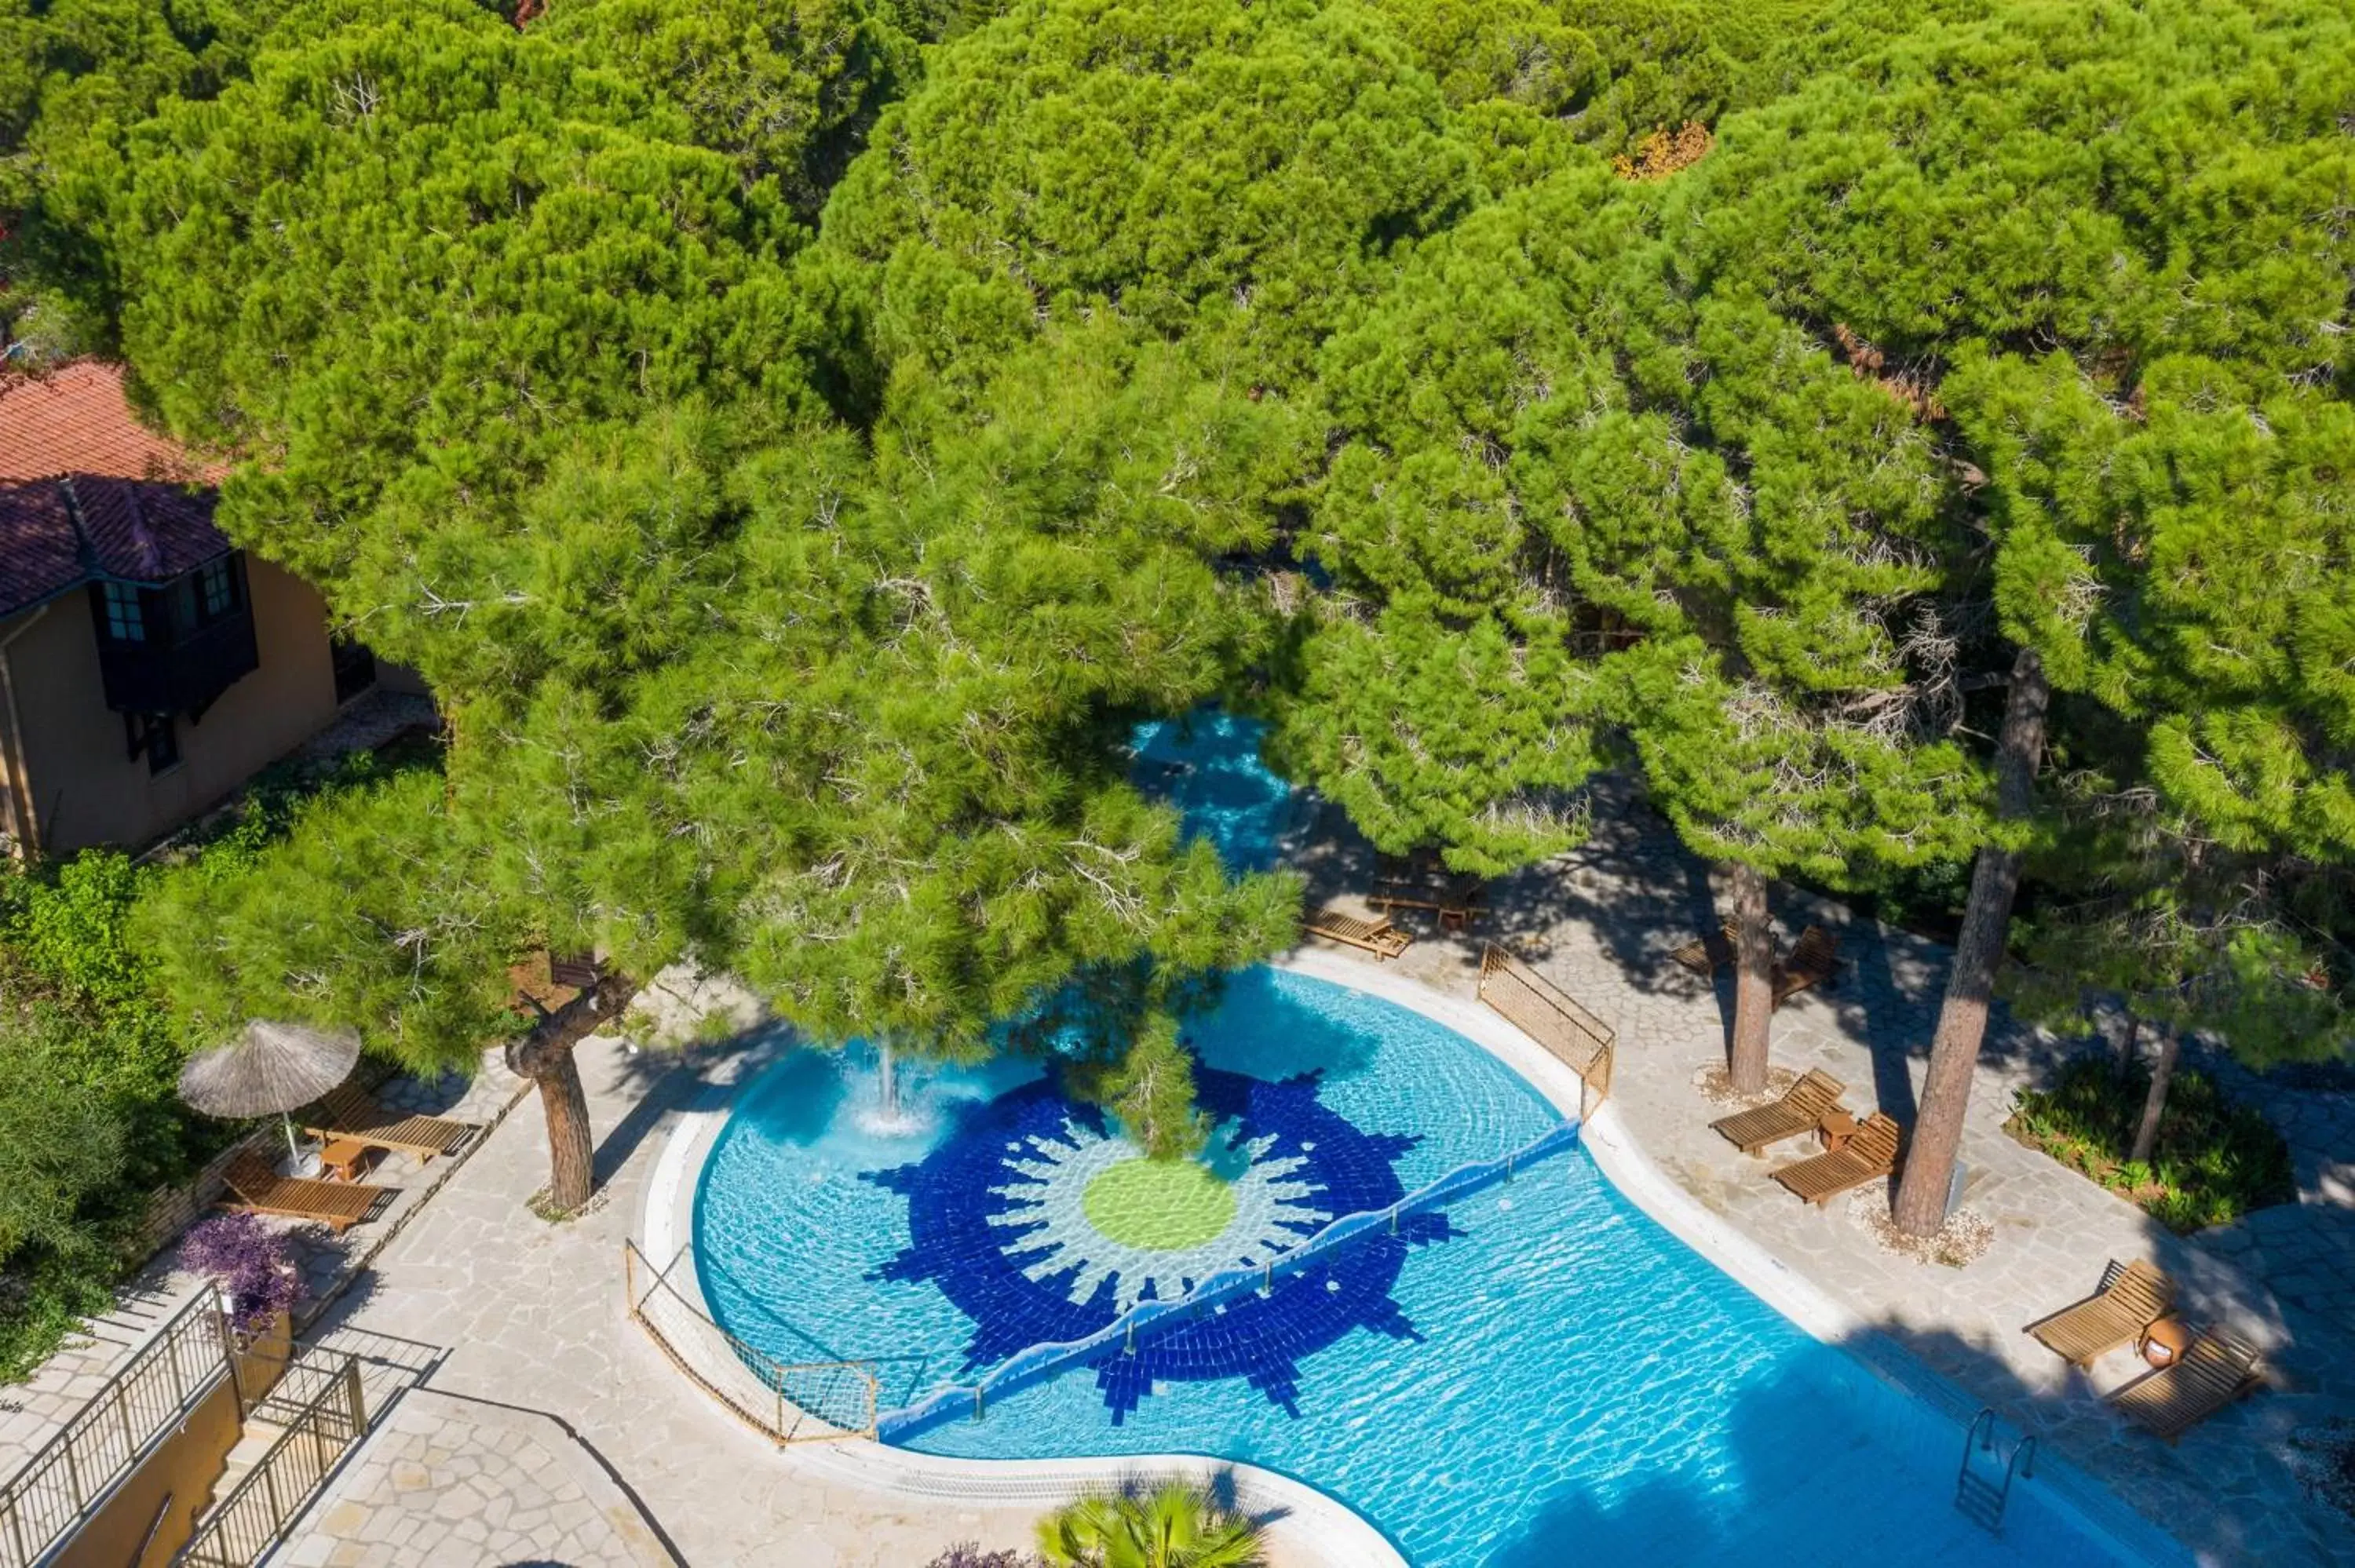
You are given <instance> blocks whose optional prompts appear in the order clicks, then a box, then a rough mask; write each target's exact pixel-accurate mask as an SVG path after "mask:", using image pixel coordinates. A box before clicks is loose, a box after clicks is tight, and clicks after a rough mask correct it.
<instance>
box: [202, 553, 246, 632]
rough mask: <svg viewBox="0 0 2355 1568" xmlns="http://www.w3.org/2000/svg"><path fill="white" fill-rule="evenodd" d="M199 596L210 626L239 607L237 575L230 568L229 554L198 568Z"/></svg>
mask: <svg viewBox="0 0 2355 1568" xmlns="http://www.w3.org/2000/svg"><path fill="white" fill-rule="evenodd" d="M197 598H198V599H199V600H201V601H202V609H203V616H204V624H206V625H208V626H209V625H210V624H212V623H213V622H214V621H216V620H219V619H220V618H221V617H222V616H224V615H227V614H228V613H229V611H230V610H232V609H236V608H237V577H236V576H235V575H234V574H233V573H231V572H230V570H229V557H228V556H222V557H221V558H220V559H219V560H218V561H211V562H208V563H207V564H206V565H204V566H202V567H198V568H197Z"/></svg>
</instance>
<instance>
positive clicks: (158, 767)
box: [123, 714, 180, 779]
mask: <svg viewBox="0 0 2355 1568" xmlns="http://www.w3.org/2000/svg"><path fill="white" fill-rule="evenodd" d="M123 737H124V739H125V740H126V741H128V742H129V747H130V752H131V760H133V762H136V761H138V760H139V758H142V757H144V758H146V759H147V774H148V777H149V778H151V779H152V778H154V777H155V775H157V774H159V773H169V772H170V771H171V770H172V769H173V768H177V767H178V766H179V765H180V734H179V731H178V730H177V729H176V728H175V727H174V726H173V724H172V715H169V714H124V715H123Z"/></svg>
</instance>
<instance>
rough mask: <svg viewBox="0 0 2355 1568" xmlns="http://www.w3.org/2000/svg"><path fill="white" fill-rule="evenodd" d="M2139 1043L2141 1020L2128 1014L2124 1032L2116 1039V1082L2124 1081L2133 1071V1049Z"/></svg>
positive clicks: (2140, 1039) (2140, 1040) (2140, 1042)
mask: <svg viewBox="0 0 2355 1568" xmlns="http://www.w3.org/2000/svg"><path fill="white" fill-rule="evenodd" d="M2140 1044H2142V1020H2141V1019H2139V1018H2136V1017H2133V1016H2131V1015H2129V1016H2128V1017H2127V1019H2126V1033H2125V1034H2123V1035H2122V1036H2120V1037H2119V1039H2118V1059H2117V1074H2118V1082H2120V1083H2122V1084H2123V1083H2125V1082H2126V1075H2127V1074H2129V1073H2131V1072H2133V1071H2134V1063H2135V1049H2136V1047H2137V1046H2138V1045H2140Z"/></svg>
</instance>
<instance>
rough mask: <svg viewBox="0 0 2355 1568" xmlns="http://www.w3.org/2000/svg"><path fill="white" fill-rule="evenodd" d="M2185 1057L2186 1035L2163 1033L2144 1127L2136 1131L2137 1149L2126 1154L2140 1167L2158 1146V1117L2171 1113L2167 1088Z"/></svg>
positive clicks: (2146, 1102)
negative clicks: (2177, 1064)
mask: <svg viewBox="0 0 2355 1568" xmlns="http://www.w3.org/2000/svg"><path fill="white" fill-rule="evenodd" d="M2181 1054H2183V1033H2182V1032H2181V1031H2180V1030H2177V1029H2162V1030H2160V1031H2159V1034H2158V1058H2157V1059H2156V1060H2155V1061H2153V1062H2152V1063H2151V1065H2150V1093H2148V1094H2147V1095H2145V1096H2144V1097H2143V1100H2142V1125H2141V1126H2140V1127H2137V1128H2135V1139H2134V1149H2133V1150H2132V1151H2131V1152H2129V1153H2128V1154H2127V1155H2126V1158H2127V1159H2128V1160H2132V1161H2133V1162H2134V1163H2135V1164H2137V1165H2147V1164H2149V1163H2150V1151H2151V1150H2153V1149H2155V1148H2156V1147H2158V1118H2160V1117H2161V1116H2163V1115H2165V1114H2166V1112H2167V1086H2168V1085H2169V1084H2171V1083H2173V1082H2174V1081H2175V1059H2176V1058H2177V1057H2178V1056H2179V1055H2181Z"/></svg>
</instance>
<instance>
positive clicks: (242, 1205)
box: [220, 1154, 400, 1234]
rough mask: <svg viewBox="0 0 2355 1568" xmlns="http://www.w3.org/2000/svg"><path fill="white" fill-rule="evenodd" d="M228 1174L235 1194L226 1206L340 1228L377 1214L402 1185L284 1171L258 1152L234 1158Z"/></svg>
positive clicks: (340, 1230)
mask: <svg viewBox="0 0 2355 1568" xmlns="http://www.w3.org/2000/svg"><path fill="white" fill-rule="evenodd" d="M222 1175H223V1180H225V1181H228V1183H229V1196H228V1197H226V1198H223V1199H222V1200H221V1201H220V1206H221V1207H222V1208H224V1209H227V1210H229V1211H230V1212H231V1213H240V1214H278V1215H282V1216H283V1217H285V1218H287V1219H294V1220H315V1221H317V1222H318V1223H319V1224H323V1225H332V1226H334V1227H335V1229H336V1233H337V1234H341V1233H343V1232H344V1231H346V1230H349V1229H350V1228H351V1227H352V1226H354V1225H356V1224H359V1223H360V1222H361V1221H363V1220H366V1219H368V1217H370V1216H371V1215H373V1214H374V1213H376V1211H377V1209H378V1207H379V1206H380V1205H382V1204H385V1203H389V1202H391V1201H392V1199H393V1195H394V1194H395V1193H396V1192H399V1191H400V1189H399V1188H397V1187H370V1186H368V1185H366V1184H365V1183H363V1182H358V1181H317V1180H315V1179H314V1178H311V1177H307V1176H281V1175H280V1174H279V1173H278V1172H277V1171H273V1170H272V1169H271V1168H270V1162H269V1161H268V1160H264V1159H262V1158H261V1156H260V1155H258V1154H247V1155H244V1156H242V1157H240V1158H239V1159H237V1160H231V1161H230V1162H229V1169H228V1171H224V1172H223V1173H222Z"/></svg>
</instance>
